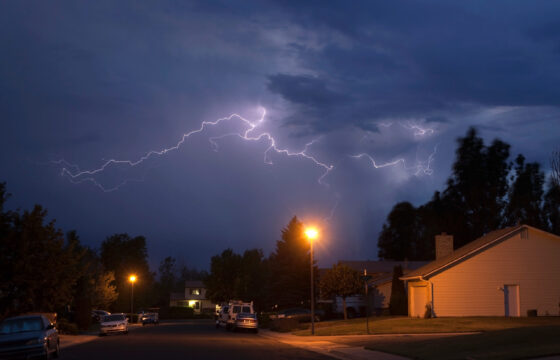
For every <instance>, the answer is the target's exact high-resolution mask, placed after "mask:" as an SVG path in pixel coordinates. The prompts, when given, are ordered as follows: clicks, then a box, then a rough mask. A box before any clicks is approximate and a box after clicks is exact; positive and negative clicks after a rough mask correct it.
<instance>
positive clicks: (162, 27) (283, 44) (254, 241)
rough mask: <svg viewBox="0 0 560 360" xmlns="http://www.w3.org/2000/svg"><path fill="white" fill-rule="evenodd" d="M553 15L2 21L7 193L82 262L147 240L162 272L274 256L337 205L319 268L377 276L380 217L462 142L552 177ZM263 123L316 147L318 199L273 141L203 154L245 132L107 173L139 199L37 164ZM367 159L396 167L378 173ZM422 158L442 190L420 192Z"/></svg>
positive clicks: (461, 6)
mask: <svg viewBox="0 0 560 360" xmlns="http://www.w3.org/2000/svg"><path fill="white" fill-rule="evenodd" d="M559 13H560V4H558V3H556V2H550V1H531V2H525V1H503V2H500V1H498V2H488V1H454V2H450V1H422V2H420V1H402V2H399V3H394V2H388V1H352V2H348V1H328V2H325V1H270V2H265V1H244V2H231V1H200V2H179V3H178V2H175V1H159V2H140V1H119V2H113V1H95V2H82V3H79V2H78V3H77V2H55V3H53V2H34V3H28V2H7V3H3V4H2V11H0V41H1V43H2V56H0V78H1V79H2V81H0V117H1V118H2V119H3V126H4V128H3V130H4V131H2V132H0V146H1V147H0V150H1V151H0V160H1V164H2V169H1V170H2V174H3V176H4V178H3V179H0V181H2V180H6V181H7V182H8V189H9V190H10V191H11V192H13V193H14V198H13V201H16V199H17V203H13V206H14V207H17V206H21V207H23V208H28V207H29V206H31V205H32V204H33V203H35V202H39V203H42V204H43V205H45V206H46V207H47V208H49V210H50V211H51V212H50V213H51V214H52V215H53V216H54V217H56V218H57V219H58V220H59V224H60V226H62V227H63V228H64V229H71V228H77V230H78V232H79V233H81V234H82V238H83V239H84V240H85V241H86V242H88V243H89V244H92V245H99V243H100V241H101V240H102V239H103V238H104V237H105V236H107V235H109V234H111V233H114V232H124V231H128V232H130V233H131V234H133V235H136V234H144V235H146V236H148V241H149V244H150V253H151V254H153V257H154V258H155V259H156V260H153V261H157V260H158V259H160V258H163V257H164V256H167V255H169V254H179V255H180V256H183V257H184V260H185V261H186V262H187V263H189V262H192V263H194V264H195V265H197V266H204V267H205V266H207V264H208V259H209V257H210V256H211V255H214V254H216V253H218V252H220V251H221V250H223V249H224V248H225V247H227V246H231V247H233V248H234V249H235V250H237V251H242V250H244V249H245V248H248V247H262V248H264V250H265V252H268V251H270V250H271V249H272V248H273V246H274V241H275V240H277V239H278V236H279V234H280V229H281V228H282V226H284V225H285V224H286V223H287V221H288V220H289V219H290V217H291V216H293V215H298V216H300V217H305V216H309V217H313V216H316V217H320V218H323V217H327V216H328V215H330V213H331V210H332V208H333V206H334V205H335V204H338V207H337V211H336V212H335V213H334V216H333V217H332V220H331V222H330V223H329V226H330V228H329V235H328V236H329V237H330V238H331V239H330V240H331V241H332V242H330V243H329V241H326V242H325V244H330V245H329V246H330V250H328V251H327V250H325V252H324V253H323V255H324V256H325V257H324V259H327V258H328V260H329V261H330V260H332V261H335V260H338V259H337V258H336V256H340V257H344V258H352V257H354V258H356V257H357V258H359V257H368V258H375V256H376V249H375V240H376V239H375V236H376V234H377V233H378V231H379V229H380V224H381V223H382V222H383V220H384V218H383V217H384V215H385V214H386V213H387V211H389V209H390V208H391V207H392V205H393V204H394V202H395V201H404V200H409V201H413V202H415V203H421V202H422V201H423V200H424V199H426V200H427V199H429V198H430V196H431V194H432V193H433V191H434V190H441V187H442V186H443V185H444V184H445V179H446V177H447V176H448V174H449V169H450V165H451V162H452V160H453V159H452V157H453V153H454V146H455V139H456V138H457V137H459V136H462V135H463V134H464V132H465V131H466V129H467V128H468V127H469V126H478V127H479V128H481V129H482V135H483V136H488V137H495V136H499V137H500V138H502V140H504V141H506V142H509V143H511V144H512V152H515V153H517V152H522V153H524V154H525V155H526V156H527V157H528V158H529V159H530V160H531V161H541V163H543V164H545V163H547V155H548V152H549V149H548V147H552V145H553V144H555V142H557V135H556V134H558V132H559V131H560V121H559V119H560V111H559V110H558V105H559V101H560V100H559V99H560V51H559V49H560V35H559V34H560V31H559V29H560V27H559V23H558V19H557V17H558V14H559ZM261 106H262V107H264V108H266V109H267V117H266V119H265V121H264V123H263V125H262V126H263V131H265V130H266V131H270V132H271V133H272V134H273V135H274V136H275V139H276V140H277V144H278V146H280V147H281V148H283V149H289V150H292V151H300V150H301V149H304V148H305V146H306V145H305V144H308V143H309V142H310V141H311V140H315V142H314V143H313V144H312V145H310V146H309V148H308V149H307V150H308V151H309V154H312V155H313V156H314V157H316V159H319V160H320V161H323V162H324V163H325V164H328V165H333V166H334V170H333V171H331V172H330V173H329V174H328V176H326V177H325V179H324V180H325V183H327V184H328V185H320V184H318V181H317V180H318V178H319V177H320V176H321V175H322V174H323V171H324V168H322V167H320V166H317V165H316V164H315V163H313V162H312V161H311V160H310V159H308V158H306V159H301V158H298V157H297V156H292V157H287V156H284V155H281V154H268V155H270V157H271V159H273V163H274V165H268V164H265V163H264V161H263V158H264V152H265V151H266V150H267V148H268V146H269V145H270V144H269V143H267V142H266V141H265V140H264V139H261V141H252V142H247V141H243V140H241V139H240V138H239V137H225V138H221V139H220V140H219V141H218V143H219V149H218V151H214V148H213V147H212V145H211V144H210V143H209V141H208V138H209V137H211V136H220V135H223V134H224V133H229V132H231V131H239V129H238V126H239V125H240V124H239V123H231V124H230V123H228V124H222V126H216V127H209V128H208V129H206V130H205V132H203V133H201V134H199V135H197V136H193V137H192V138H190V139H189V141H187V142H185V144H184V145H183V146H182V147H181V149H180V150H178V151H175V152H170V153H168V154H166V155H165V156H160V157H154V158H151V159H150V161H148V162H147V163H146V164H145V166H144V167H141V168H135V169H133V170H134V171H132V170H131V169H128V168H122V167H118V166H113V167H111V171H110V172H108V173H107V174H105V176H107V177H108V178H109V177H112V178H111V179H108V180H107V181H108V182H110V183H111V184H119V183H120V181H122V180H123V177H124V175H125V174H128V173H133V174H132V175H134V176H133V177H134V178H135V179H138V181H133V182H130V183H128V184H127V186H125V187H123V188H122V189H121V190H119V191H116V192H113V193H110V194H105V193H102V192H100V191H99V189H98V188H95V187H93V186H91V184H89V183H83V184H78V185H75V184H71V183H69V181H68V179H66V178H61V177H60V176H59V174H60V169H58V168H56V167H54V168H49V167H44V166H43V167H41V166H36V167H32V166H28V164H29V162H28V160H31V161H32V162H33V163H37V162H38V163H41V164H42V163H44V161H46V160H51V159H58V158H64V159H66V160H68V161H71V162H73V163H76V164H77V165H79V166H80V168H81V169H89V168H96V167H98V166H100V164H102V163H103V162H104V161H105V160H106V159H110V158H118V159H138V158H139V157H141V156H142V155H144V154H145V153H146V152H147V151H149V150H153V149H157V150H161V149H162V148H164V147H169V146H173V145H175V144H176V143H177V141H179V140H180V138H181V135H182V134H184V133H185V132H188V131H191V130H193V129H197V128H199V126H200V122H201V121H203V120H215V119H217V118H221V117H223V116H227V115H229V114H231V113H234V112H235V113H239V114H241V115H243V116H246V117H247V118H248V119H251V120H257V119H259V117H260V116H261V112H262V110H261V108H260V107H261ZM534 139H539V141H538V142H537V141H534ZM435 149H437V151H436V150H435ZM360 153H367V154H368V155H371V156H372V158H374V159H375V161H377V162H378V163H383V162H390V161H395V160H397V159H401V160H402V161H401V162H399V163H398V165H396V166H392V167H385V168H381V169H375V168H373V167H372V166H371V164H370V163H369V162H368V161H367V160H366V159H365V158H362V159H355V158H352V157H351V155H355V154H360ZM431 154H433V161H432V163H430V166H431V169H433V175H431V176H416V175H415V173H416V172H417V171H416V168H415V165H417V164H418V163H422V162H424V164H425V162H426V161H427V159H428V156H430V155H431ZM22 160H25V161H22ZM26 161H27V162H26ZM405 164H406V165H405ZM424 166H425V165H424ZM119 176H120V177H119ZM326 240H327V239H326ZM329 252H330V254H331V255H332V254H334V255H333V257H332V258H330V257H329V256H328V254H329ZM179 255H178V256H179ZM325 265H328V264H325Z"/></svg>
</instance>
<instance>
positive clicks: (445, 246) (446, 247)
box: [436, 232, 453, 260]
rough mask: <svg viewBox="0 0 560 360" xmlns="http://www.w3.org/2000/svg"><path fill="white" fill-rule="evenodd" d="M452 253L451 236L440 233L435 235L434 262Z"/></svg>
mask: <svg viewBox="0 0 560 360" xmlns="http://www.w3.org/2000/svg"><path fill="white" fill-rule="evenodd" d="M452 252H453V235H447V234H446V233H444V232H443V233H441V235H436V260H438V259H441V258H442V257H445V256H447V255H450V254H451V253H452Z"/></svg>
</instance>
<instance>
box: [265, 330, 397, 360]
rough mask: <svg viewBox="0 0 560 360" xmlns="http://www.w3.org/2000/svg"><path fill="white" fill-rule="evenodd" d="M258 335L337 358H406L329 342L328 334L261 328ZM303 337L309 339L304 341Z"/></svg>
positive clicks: (363, 359)
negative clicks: (279, 331) (274, 331)
mask: <svg viewBox="0 0 560 360" xmlns="http://www.w3.org/2000/svg"><path fill="white" fill-rule="evenodd" d="M259 335H260V336H263V337H266V338H269V339H274V340H276V341H278V342H282V343H284V344H288V345H290V346H295V347H298V348H302V349H305V350H309V351H313V352H316V353H319V354H322V355H326V356H330V357H333V358H335V359H339V360H367V359H371V360H408V358H406V357H402V356H398V355H393V354H388V353H384V352H381V351H375V350H367V349H365V348H364V347H358V346H348V345H344V344H339V343H334V342H330V341H328V338H329V337H328V336H321V337H314V338H310V337H302V336H296V335H291V334H278V333H273V332H272V331H270V330H266V329H263V330H261V331H260V332H259ZM367 336H371V335H367ZM332 337H338V336H332ZM325 338H327V339H325ZM305 339H307V340H310V341H304V340H305ZM311 339H312V340H311Z"/></svg>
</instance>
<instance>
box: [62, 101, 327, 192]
mask: <svg viewBox="0 0 560 360" xmlns="http://www.w3.org/2000/svg"><path fill="white" fill-rule="evenodd" d="M265 116H266V109H264V108H263V112H262V116H261V118H260V119H259V120H258V121H256V122H251V121H249V120H248V119H246V118H244V117H242V116H241V115H239V114H231V115H229V116H227V117H223V118H220V119H217V120H214V121H203V122H202V123H201V125H200V127H199V128H198V129H195V130H192V131H190V132H188V133H185V134H183V136H182V137H181V139H180V140H179V141H178V142H177V143H176V144H175V145H173V146H171V147H168V148H164V149H162V150H150V151H148V152H147V153H146V154H145V155H143V156H141V157H140V158H138V159H137V160H118V159H109V160H107V161H105V162H104V163H103V164H102V165H101V166H100V167H98V168H96V169H92V170H81V169H80V168H79V167H78V166H77V165H74V164H70V163H69V162H67V161H66V160H57V161H52V162H53V163H55V164H57V165H60V166H62V170H61V176H65V177H67V178H68V179H70V181H71V182H72V183H74V184H79V183H83V182H91V183H93V184H94V185H95V186H97V187H98V188H99V189H101V190H102V191H104V192H112V191H115V190H118V189H120V188H121V187H122V186H124V185H126V184H127V183H129V182H131V181H143V178H140V179H127V180H124V181H122V182H121V183H119V184H118V185H116V186H114V187H110V188H107V187H104V186H103V185H102V184H101V183H100V182H98V181H97V180H96V179H95V176H96V175H100V174H101V173H103V172H104V171H105V170H107V169H108V168H109V167H111V166H118V165H125V166H128V167H130V168H132V167H137V166H139V165H141V164H142V163H144V162H145V161H147V160H149V159H150V158H152V157H160V156H164V155H166V154H168V153H169V152H172V151H176V150H178V149H179V148H180V147H181V146H182V145H183V144H184V143H185V142H186V141H187V140H188V139H189V138H190V137H191V136H193V135H195V134H198V133H201V132H203V131H204V130H205V129H206V128H208V127H211V126H217V125H219V124H220V123H222V122H230V121H234V120H237V121H240V122H241V123H242V124H243V126H244V128H245V130H244V131H240V132H233V133H227V134H223V135H220V136H217V137H212V138H210V139H209V141H210V144H211V145H212V147H213V148H214V150H215V151H217V150H218V143H217V140H219V139H223V138H225V137H228V136H236V137H239V138H241V139H243V140H246V141H261V140H263V139H265V140H267V141H268V143H269V146H268V148H267V149H266V150H265V152H264V162H265V164H268V165H272V160H270V157H269V153H271V152H276V153H278V154H283V155H286V156H289V157H302V158H305V159H307V160H310V161H312V162H313V163H314V164H315V165H316V166H319V167H321V168H322V169H323V170H324V171H323V174H322V175H321V176H320V177H319V178H318V180H317V181H318V182H319V184H322V185H327V186H328V184H326V183H325V182H324V178H325V177H326V176H327V175H328V174H329V173H330V172H331V171H332V170H333V169H334V166H333V165H329V164H327V163H324V162H322V161H319V160H318V159H317V158H316V157H314V156H313V155H311V154H309V147H310V146H312V145H313V144H314V143H316V142H317V141H318V139H314V140H312V141H310V142H308V143H307V144H305V146H304V148H303V149H302V150H300V151H290V150H288V149H282V148H279V147H278V145H277V142H276V139H275V138H274V137H273V136H272V135H271V134H270V133H269V132H260V133H259V132H258V131H256V130H257V128H258V126H259V125H261V124H262V123H263V122H264V120H265Z"/></svg>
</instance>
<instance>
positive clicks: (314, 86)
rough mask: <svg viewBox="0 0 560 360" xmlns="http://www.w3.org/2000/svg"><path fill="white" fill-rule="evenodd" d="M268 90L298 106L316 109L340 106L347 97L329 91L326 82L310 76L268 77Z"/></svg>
mask: <svg viewBox="0 0 560 360" xmlns="http://www.w3.org/2000/svg"><path fill="white" fill-rule="evenodd" d="M267 86H268V89H269V90H270V91H271V92H273V93H275V94H279V95H281V96H282V97H283V98H284V99H286V100H289V101H291V102H293V103H296V104H304V105H310V106H316V107H321V108H324V107H327V106H328V107H331V106H337V105H340V103H342V102H344V101H345V100H346V97H345V96H343V95H341V94H337V93H335V92H334V91H331V90H329V89H327V86H326V84H325V82H324V81H322V80H320V79H315V78H312V77H309V76H294V75H287V74H276V75H271V76H269V77H268V85H267Z"/></svg>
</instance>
